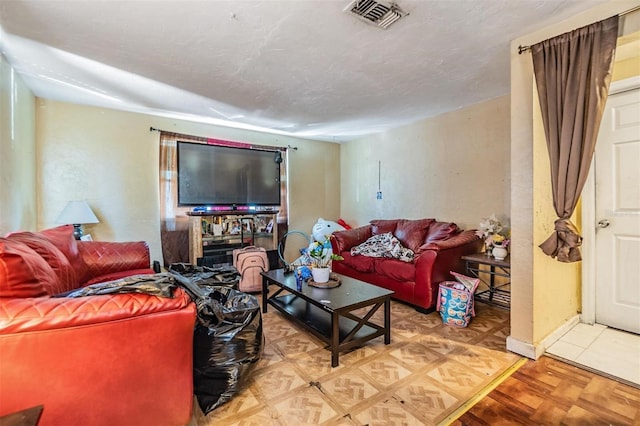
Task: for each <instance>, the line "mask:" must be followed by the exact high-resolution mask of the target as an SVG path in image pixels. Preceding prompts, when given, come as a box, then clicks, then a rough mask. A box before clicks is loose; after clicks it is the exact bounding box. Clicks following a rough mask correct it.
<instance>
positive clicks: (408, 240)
mask: <svg viewBox="0 0 640 426" xmlns="http://www.w3.org/2000/svg"><path fill="white" fill-rule="evenodd" d="M433 222H435V219H385V220H372V221H371V222H370V223H371V233H372V234H373V235H379V234H384V233H386V232H391V233H392V234H393V235H394V236H395V237H396V238H397V239H398V240H400V242H401V243H402V245H403V246H405V247H406V248H408V249H411V250H413V251H416V250H418V248H419V247H420V246H421V245H422V244H423V243H424V240H425V238H426V236H427V233H428V232H429V227H430V226H431V224H432V223H433Z"/></svg>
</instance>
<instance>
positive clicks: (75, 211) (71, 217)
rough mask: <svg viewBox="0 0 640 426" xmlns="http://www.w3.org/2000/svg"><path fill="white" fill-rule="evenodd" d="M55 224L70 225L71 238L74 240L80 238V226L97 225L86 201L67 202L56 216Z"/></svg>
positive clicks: (97, 221)
mask: <svg viewBox="0 0 640 426" xmlns="http://www.w3.org/2000/svg"><path fill="white" fill-rule="evenodd" d="M56 222H57V223H61V224H72V225H73V236H74V237H75V238H76V240H79V239H80V238H81V237H82V225H83V224H85V223H99V222H100V221H99V220H98V218H97V217H96V215H95V214H93V211H92V210H91V207H89V204H87V202H86V201H69V202H68V203H67V205H66V206H65V207H64V209H62V212H60V215H58V219H57V220H56Z"/></svg>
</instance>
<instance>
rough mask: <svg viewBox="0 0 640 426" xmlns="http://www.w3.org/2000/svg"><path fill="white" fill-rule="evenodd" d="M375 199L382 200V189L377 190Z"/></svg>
mask: <svg viewBox="0 0 640 426" xmlns="http://www.w3.org/2000/svg"><path fill="white" fill-rule="evenodd" d="M376 199H378V200H382V191H378V193H377V194H376Z"/></svg>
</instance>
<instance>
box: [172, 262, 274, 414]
mask: <svg viewBox="0 0 640 426" xmlns="http://www.w3.org/2000/svg"><path fill="white" fill-rule="evenodd" d="M196 268H198V267H196ZM172 274H174V275H175V276H176V280H177V281H178V282H179V283H181V284H182V285H183V286H184V287H185V289H186V290H187V291H188V292H189V293H190V294H191V295H192V298H193V300H194V302H195V303H196V307H197V310H198V320H197V322H196V327H195V331H194V337H193V387H194V394H195V395H196V398H197V400H198V405H200V409H201V410H202V412H203V413H204V414H209V413H210V412H211V411H213V410H214V409H216V408H217V407H219V406H220V405H222V404H224V403H225V402H227V401H228V400H229V399H231V398H232V397H233V396H234V395H235V394H236V393H237V392H238V391H239V390H240V389H241V388H242V386H243V385H244V383H245V382H246V380H247V379H248V377H249V375H250V373H251V371H252V370H253V368H254V367H255V365H256V363H257V362H258V360H259V359H260V357H261V356H262V351H263V349H264V335H263V333H262V314H261V311H260V304H259V302H258V299H256V297H255V296H252V295H250V294H247V293H243V292H241V291H238V290H235V289H233V288H231V287H227V286H209V285H203V284H201V283H199V284H198V285H195V284H194V281H198V280H197V279H196V280H194V279H193V277H185V276H182V275H180V274H179V273H177V272H176V271H172Z"/></svg>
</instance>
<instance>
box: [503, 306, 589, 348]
mask: <svg viewBox="0 0 640 426" xmlns="http://www.w3.org/2000/svg"><path fill="white" fill-rule="evenodd" d="M579 322H580V316H579V315H575V316H573V317H571V318H569V319H568V320H566V321H565V322H564V323H563V324H562V325H560V327H558V328H556V329H555V330H554V331H552V332H551V333H550V334H549V335H548V336H547V337H545V338H544V339H542V341H540V342H539V343H537V344H535V345H534V344H532V343H528V342H523V341H522V340H518V339H516V338H514V337H512V336H508V337H507V350H508V351H511V352H515V353H517V354H519V355H522V356H526V357H527V358H530V359H538V358H540V357H541V356H542V354H544V352H545V351H546V350H547V348H548V347H549V346H551V345H553V344H554V343H555V342H556V341H557V340H558V339H560V338H561V337H562V336H563V335H564V334H565V333H566V332H568V331H569V330H571V329H572V328H573V327H574V326H575V325H576V324H578V323H579Z"/></svg>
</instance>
